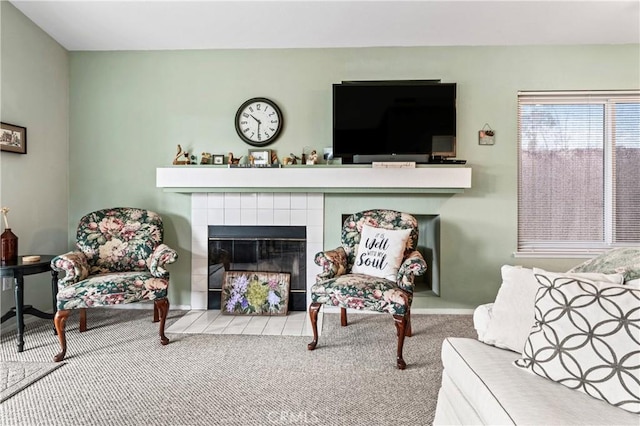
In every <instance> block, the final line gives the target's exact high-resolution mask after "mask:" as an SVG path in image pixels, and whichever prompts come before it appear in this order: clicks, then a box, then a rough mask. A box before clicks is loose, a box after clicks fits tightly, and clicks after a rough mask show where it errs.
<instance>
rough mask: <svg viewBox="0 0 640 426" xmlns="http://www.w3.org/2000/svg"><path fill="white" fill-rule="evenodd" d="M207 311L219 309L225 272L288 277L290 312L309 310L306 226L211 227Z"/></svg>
mask: <svg viewBox="0 0 640 426" xmlns="http://www.w3.org/2000/svg"><path fill="white" fill-rule="evenodd" d="M208 233H209V236H208V237H209V241H208V252H209V253H208V259H209V261H208V267H209V272H208V292H207V309H220V306H221V292H222V281H223V276H224V272H225V271H260V272H280V273H288V274H290V276H291V279H290V294H289V310H290V311H305V310H306V308H307V307H306V304H307V300H306V297H307V296H306V291H307V290H306V289H307V279H306V276H307V273H306V250H307V248H306V245H307V243H306V239H307V230H306V227H304V226H209V227H208Z"/></svg>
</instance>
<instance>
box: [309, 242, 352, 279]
mask: <svg viewBox="0 0 640 426" xmlns="http://www.w3.org/2000/svg"><path fill="white" fill-rule="evenodd" d="M314 261H315V262H316V265H318V266H321V267H322V272H320V273H319V274H318V275H316V282H321V281H325V280H328V279H331V278H335V277H338V276H340V275H343V274H345V273H346V272H347V253H346V252H345V251H344V248H342V247H338V248H336V249H334V250H328V251H321V252H319V253H317V254H316V257H315V259H314Z"/></svg>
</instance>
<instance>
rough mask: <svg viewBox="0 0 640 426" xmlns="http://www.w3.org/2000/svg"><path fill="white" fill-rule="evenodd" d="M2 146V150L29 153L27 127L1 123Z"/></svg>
mask: <svg viewBox="0 0 640 426" xmlns="http://www.w3.org/2000/svg"><path fill="white" fill-rule="evenodd" d="M0 148H1V149H2V151H8V152H15V153H17V154H26V153H27V128H26V127H20V126H16V125H15V124H9V123H0Z"/></svg>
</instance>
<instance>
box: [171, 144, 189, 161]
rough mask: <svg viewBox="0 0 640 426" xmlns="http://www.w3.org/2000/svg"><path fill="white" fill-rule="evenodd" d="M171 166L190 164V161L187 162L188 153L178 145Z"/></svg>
mask: <svg viewBox="0 0 640 426" xmlns="http://www.w3.org/2000/svg"><path fill="white" fill-rule="evenodd" d="M181 158H182V159H181ZM173 164H174V165H185V164H191V160H189V153H188V152H186V151H183V150H182V147H181V146H180V144H178V153H177V154H176V156H175V158H174V159H173Z"/></svg>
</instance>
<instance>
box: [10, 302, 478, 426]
mask: <svg viewBox="0 0 640 426" xmlns="http://www.w3.org/2000/svg"><path fill="white" fill-rule="evenodd" d="M183 314H184V312H177V311H174V312H170V319H169V321H168V324H171V323H172V322H173V321H175V320H176V319H177V318H179V317H180V316H181V315H183ZM151 316H152V314H151V312H150V311H140V310H133V311H122V310H118V311H114V310H107V309H92V310H90V311H89V312H88V326H89V330H88V331H87V332H85V333H78V321H77V315H76V314H75V313H74V314H72V315H71V316H70V318H69V321H68V323H67V324H68V327H67V328H68V330H67V338H68V351H67V358H66V359H65V362H66V364H65V365H64V367H63V368H59V369H57V370H55V371H53V372H51V373H50V374H48V375H46V376H45V377H43V378H41V379H40V380H38V381H36V382H35V383H33V384H31V385H30V386H29V387H27V388H26V389H24V390H23V391H21V392H19V393H18V394H16V395H14V396H13V397H11V398H9V399H7V400H6V401H5V402H4V403H2V404H1V405H0V424H2V425H70V424H74V425H89V424H91V425H242V426H244V425H274V424H278V425H284V424H288V425H290V424H315V425H349V426H352V425H425V424H431V423H432V421H433V415H434V410H435V405H436V400H437V392H438V388H439V386H440V379H441V370H442V364H441V362H440V348H441V345H442V340H443V339H444V338H445V337H447V336H462V337H475V334H474V331H473V327H472V320H471V316H468V315H464V316H460V315H413V316H412V322H413V329H414V336H413V337H411V338H407V340H406V341H405V351H404V353H405V356H404V358H405V361H406V362H407V364H408V367H407V369H406V370H404V371H400V370H397V369H396V368H395V346H396V345H395V342H396V338H395V327H394V325H393V320H392V318H391V316H389V315H384V316H383V315H366V314H360V315H355V314H354V315H350V317H349V319H350V325H349V326H348V327H344V328H343V327H340V319H339V315H338V314H329V315H325V318H324V330H323V335H322V336H321V338H320V341H319V343H318V347H317V349H316V350H315V351H313V352H310V351H307V349H306V344H307V342H308V341H309V338H307V337H292V336H246V335H244V336H235V335H187V334H171V335H168V337H169V338H171V339H172V341H171V343H170V344H169V345H167V346H164V347H163V346H161V345H160V342H159V338H158V337H157V326H156V324H153V323H152V322H151ZM15 347H16V346H15V334H14V333H10V334H7V335H5V336H3V337H2V342H1V345H0V359H1V360H3V361H22V362H49V361H51V359H52V357H53V356H54V355H55V353H56V352H57V351H58V343H57V338H56V336H55V335H54V334H53V332H52V330H51V322H50V321H45V320H39V321H36V322H34V323H32V324H28V326H27V331H26V336H25V351H24V352H23V353H20V354H18V353H17V352H16V351H15Z"/></svg>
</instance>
